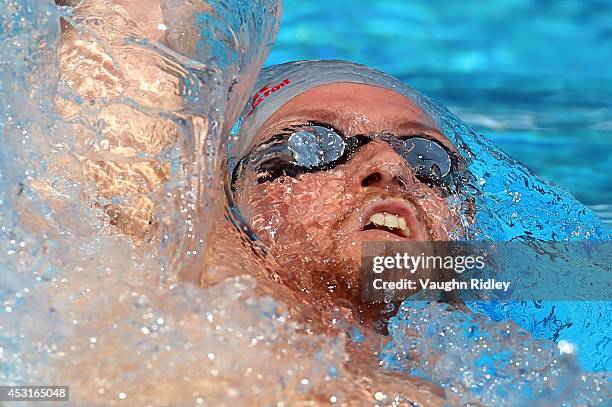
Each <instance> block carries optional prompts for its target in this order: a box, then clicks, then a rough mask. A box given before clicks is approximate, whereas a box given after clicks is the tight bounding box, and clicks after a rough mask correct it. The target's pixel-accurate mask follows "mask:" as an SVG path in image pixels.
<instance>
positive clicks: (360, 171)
mask: <svg viewBox="0 0 612 407" xmlns="http://www.w3.org/2000/svg"><path fill="white" fill-rule="evenodd" d="M349 163H350V165H349V171H351V172H352V183H353V184H354V186H356V187H362V188H367V187H378V188H385V187H389V186H399V187H401V188H407V187H408V186H409V184H410V182H411V180H413V179H414V176H413V175H412V170H411V169H410V167H409V165H408V163H406V161H405V160H404V159H403V158H402V157H401V156H400V155H399V154H397V153H396V152H395V150H394V149H393V148H392V147H391V146H390V145H389V144H387V143H385V142H384V141H381V140H375V141H373V142H371V143H369V144H368V145H366V146H365V147H364V148H362V149H361V150H360V151H359V152H357V153H356V154H355V155H354V156H353V158H352V159H351V160H350V161H349Z"/></svg>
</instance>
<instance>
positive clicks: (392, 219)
mask: <svg viewBox="0 0 612 407" xmlns="http://www.w3.org/2000/svg"><path fill="white" fill-rule="evenodd" d="M385 226H386V227H388V228H397V227H399V220H398V219H397V216H395V215H389V214H385Z"/></svg>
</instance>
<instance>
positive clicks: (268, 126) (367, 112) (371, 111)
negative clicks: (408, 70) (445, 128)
mask: <svg viewBox="0 0 612 407" xmlns="http://www.w3.org/2000/svg"><path fill="white" fill-rule="evenodd" d="M306 121H315V122H320V123H325V124H328V125H330V126H332V127H334V128H335V129H337V130H339V131H340V132H341V133H342V134H344V135H345V136H347V137H351V136H354V135H357V134H367V133H381V132H391V133H393V134H396V135H398V136H401V135H412V134H426V135H428V136H429V137H431V138H434V139H437V140H439V141H441V142H442V143H444V144H446V145H447V146H449V147H452V143H450V141H449V140H448V139H447V138H446V137H445V136H444V135H443V134H442V133H441V132H440V131H439V129H438V128H437V126H436V124H435V123H434V121H433V119H432V118H431V117H430V116H429V115H428V114H426V113H425V112H424V111H423V110H422V109H421V108H420V107H419V106H417V104H416V103H415V102H413V101H412V100H411V99H409V98H408V97H406V96H404V95H402V94H400V93H398V92H394V91H392V90H390V89H386V88H382V87H378V86H374V85H364V84H356V83H332V84H325V85H320V86H317V87H314V88H312V89H309V90H307V91H305V92H303V93H301V94H299V95H297V96H295V97H294V98H292V99H290V100H289V101H287V102H286V103H285V104H284V105H282V106H281V107H280V108H279V109H278V110H276V112H274V113H273V114H272V115H271V116H270V117H269V118H268V120H266V121H265V123H264V124H263V125H262V126H261V128H260V129H259V130H258V132H257V134H256V136H255V138H254V142H253V145H258V144H260V143H261V142H263V141H265V140H266V139H268V138H270V137H272V136H273V135H274V134H276V133H277V132H279V131H281V130H282V129H284V128H286V127H288V126H291V125H294V124H300V123H304V122H306Z"/></svg>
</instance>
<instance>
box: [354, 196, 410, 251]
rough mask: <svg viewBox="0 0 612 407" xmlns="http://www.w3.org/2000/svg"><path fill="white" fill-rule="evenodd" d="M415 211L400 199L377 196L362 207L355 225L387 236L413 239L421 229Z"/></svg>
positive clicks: (363, 229)
mask: <svg viewBox="0 0 612 407" xmlns="http://www.w3.org/2000/svg"><path fill="white" fill-rule="evenodd" d="M416 213H417V211H416V208H413V207H412V205H410V204H409V203H408V202H406V201H404V200H402V199H393V198H382V197H377V198H375V199H374V200H372V201H371V202H370V204H369V205H367V206H366V207H365V208H364V210H363V212H362V213H361V215H360V222H359V223H358V225H357V227H358V230H360V231H364V232H365V231H380V232H381V234H388V235H387V236H389V237H391V236H392V235H394V236H396V237H398V238H400V239H402V240H404V239H407V240H415V239H418V238H419V236H420V235H421V233H419V231H420V230H421V229H422V226H421V224H420V221H419V220H418V218H417V216H416Z"/></svg>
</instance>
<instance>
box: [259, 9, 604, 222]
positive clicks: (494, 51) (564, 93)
mask: <svg viewBox="0 0 612 407" xmlns="http://www.w3.org/2000/svg"><path fill="white" fill-rule="evenodd" d="M357 4H358V5H357ZM283 8H284V10H283V20H282V23H281V30H280V32H279V35H278V39H277V41H276V44H275V46H274V47H273V49H272V52H271V54H270V56H269V58H268V61H267V63H268V64H276V63H280V62H286V61H288V60H296V59H325V58H336V59H347V60H351V61H354V62H359V63H363V64H366V65H369V66H372V67H375V68H377V69H380V70H383V71H386V72H388V73H390V74H392V75H394V76H396V77H398V78H400V79H402V80H403V81H405V82H406V83H408V84H409V85H411V86H412V87H414V88H415V89H417V90H419V91H421V92H423V93H425V94H426V95H428V96H431V97H433V98H434V99H436V100H438V101H439V102H441V103H442V104H443V105H445V106H447V107H449V109H450V110H451V111H452V112H453V113H456V114H457V116H459V117H460V118H462V119H464V120H465V121H467V122H468V123H470V124H471V125H473V126H474V127H475V128H476V129H477V130H478V131H479V132H481V133H483V134H485V135H487V136H488V137H489V138H491V139H492V140H494V141H495V143H496V144H497V145H498V146H499V147H501V148H502V149H503V150H504V151H505V152H507V153H508V154H510V155H511V156H512V157H513V158H515V159H517V160H518V161H520V162H522V163H523V164H525V165H526V166H527V167H529V168H530V169H532V170H534V171H535V172H536V173H537V174H539V175H540V176H541V177H543V178H544V179H545V180H548V181H552V182H554V183H556V184H558V185H559V186H561V187H563V188H565V189H567V190H569V191H570V192H571V193H572V194H573V195H574V196H575V197H576V198H577V199H578V200H579V201H580V202H582V203H583V204H585V205H587V206H589V207H590V208H591V209H593V210H594V211H595V212H596V213H597V214H598V215H599V216H600V217H601V218H602V219H604V221H606V222H607V223H608V224H612V178H611V176H610V173H611V171H610V168H612V109H611V108H612V101H611V99H610V97H609V96H610V94H612V71H611V70H610V69H609V64H610V61H612V28H610V27H611V26H610V21H612V2H610V1H607V0H588V1H581V0H569V1H568V0H566V1H557V0H554V1H537V0H491V1H487V2H482V1H477V0H469V1H462V2H455V1H444V0H413V1H402V0H382V1H366V2H358V3H355V2H354V1H353V0H338V1H333V2H330V1H308V2H304V1H299V0H287V1H285V2H284V7H283Z"/></svg>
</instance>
